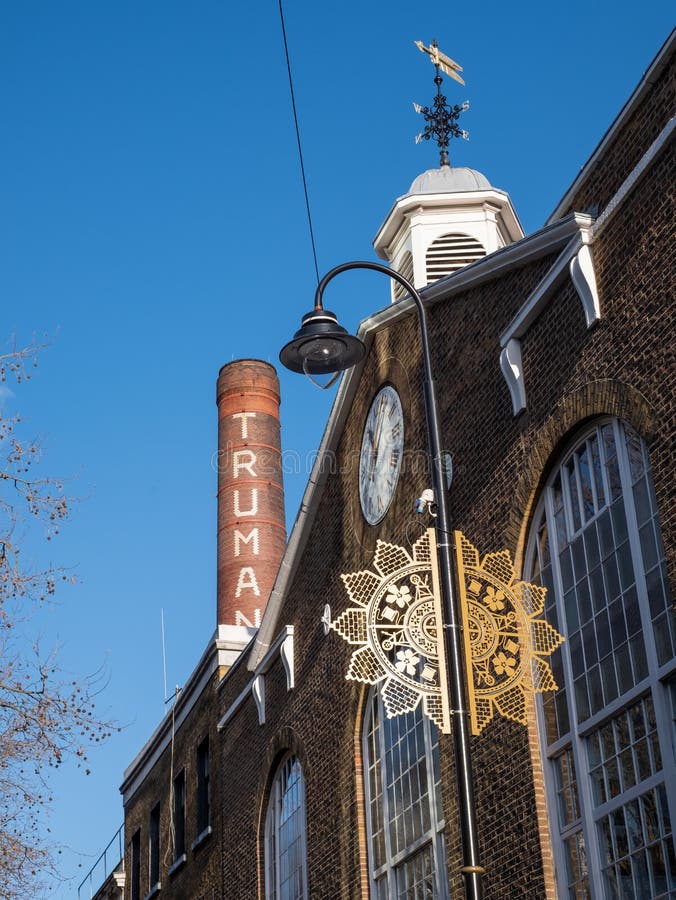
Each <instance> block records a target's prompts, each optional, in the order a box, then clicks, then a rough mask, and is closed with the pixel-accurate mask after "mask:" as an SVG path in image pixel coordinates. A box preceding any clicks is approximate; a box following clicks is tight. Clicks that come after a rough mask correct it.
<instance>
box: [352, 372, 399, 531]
mask: <svg viewBox="0 0 676 900" xmlns="http://www.w3.org/2000/svg"><path fill="white" fill-rule="evenodd" d="M403 450H404V414H403V410H402V408H401V400H400V399H399V394H397V392H396V391H395V389H394V388H393V387H392V386H391V385H389V384H388V385H386V386H385V387H383V388H381V389H380V390H379V391H378V393H377V394H376V396H375V399H374V401H373V403H372V404H371V409H370V410H369V414H368V417H367V419H366V425H365V427H364V437H363V438H362V442H361V455H360V457H359V500H360V502H361V508H362V512H363V513H364V518H365V519H366V521H367V522H368V523H369V525H376V524H377V523H378V522H380V521H381V519H383V518H384V516H385V513H386V512H387V510H388V508H389V505H390V503H391V502H392V497H393V496H394V491H395V489H396V487H397V480H398V478H399V470H400V469H401V459H402V456H403Z"/></svg>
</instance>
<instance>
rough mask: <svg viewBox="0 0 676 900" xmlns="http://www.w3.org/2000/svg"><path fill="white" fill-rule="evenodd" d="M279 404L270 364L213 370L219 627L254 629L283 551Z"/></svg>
mask: <svg viewBox="0 0 676 900" xmlns="http://www.w3.org/2000/svg"><path fill="white" fill-rule="evenodd" d="M279 400H280V395H279V379H278V378H277V373H276V372H275V369H274V368H273V366H271V365H270V364H269V363H266V362H262V361H261V360H258V359H239V360H235V361H234V362H231V363H228V364H227V365H225V366H223V368H222V369H221V371H220V373H219V376H218V383H217V387H216V404H217V406H218V457H217V458H218V577H217V624H218V625H219V626H240V627H241V626H244V627H247V628H257V627H258V626H259V625H260V621H261V617H262V615H263V612H264V611H265V605H266V603H267V601H268V597H269V595H270V591H271V590H272V586H273V584H274V580H275V577H276V575H277V569H278V568H279V564H280V562H281V559H282V555H283V553H284V548H285V545H286V527H285V524H284V487H283V484H282V454H281V442H280V426H279ZM220 630H221V629H220V628H219V631H220Z"/></svg>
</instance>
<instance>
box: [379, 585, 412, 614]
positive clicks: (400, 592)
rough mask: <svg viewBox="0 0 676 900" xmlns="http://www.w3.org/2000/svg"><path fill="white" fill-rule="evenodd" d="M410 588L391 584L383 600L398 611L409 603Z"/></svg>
mask: <svg viewBox="0 0 676 900" xmlns="http://www.w3.org/2000/svg"><path fill="white" fill-rule="evenodd" d="M412 599H413V598H412V597H411V588H410V587H409V586H408V585H407V584H402V585H400V586H399V585H396V584H391V585H390V586H389V587H388V589H387V596H386V597H385V600H386V602H387V603H392V604H396V605H397V606H398V607H399V608H400V609H403V608H404V607H405V606H408V604H409V603H410V602H411V600H412Z"/></svg>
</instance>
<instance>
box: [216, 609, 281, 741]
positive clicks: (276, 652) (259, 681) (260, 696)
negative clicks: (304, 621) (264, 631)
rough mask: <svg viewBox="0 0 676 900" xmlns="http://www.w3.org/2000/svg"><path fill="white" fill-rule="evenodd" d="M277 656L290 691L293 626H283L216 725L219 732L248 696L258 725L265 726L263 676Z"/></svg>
mask: <svg viewBox="0 0 676 900" xmlns="http://www.w3.org/2000/svg"><path fill="white" fill-rule="evenodd" d="M277 656H279V657H280V659H281V660H282V664H283V666H284V671H285V673H286V689H287V691H290V690H292V689H293V688H294V687H295V674H294V651H293V625H285V626H284V630H283V631H282V632H281V634H279V635H278V636H277V638H276V639H275V641H274V642H273V643H272V644H271V645H270V647H269V649H268V652H267V653H266V654H265V656H264V657H263V659H262V660H261V661H260V662H259V664H258V665H257V666H256V670H255V672H254V674H253V678H252V680H251V681H250V682H249V684H247V685H246V687H245V688H243V689H242V691H240V693H239V696H238V697H237V699H236V700H235V701H234V702H233V703H232V704H231V705H230V708H229V709H228V710H227V712H226V713H225V715H224V716H222V718H221V719H220V721H219V723H218V725H217V728H218V730H219V731H222V730H223V729H224V728H225V726H226V725H227V723H228V722H229V721H230V719H231V718H232V717H233V716H234V715H235V713H236V712H237V711H238V710H239V708H240V707H241V706H242V705H243V703H244V702H245V700H247V698H248V697H249V696H252V697H253V698H254V700H255V701H256V709H257V710H258V722H259V724H260V725H265V676H266V675H267V673H268V671H269V670H270V667H271V666H272V664H273V663H274V661H275V660H276V658H277ZM221 683H223V682H221Z"/></svg>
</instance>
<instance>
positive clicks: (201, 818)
mask: <svg viewBox="0 0 676 900" xmlns="http://www.w3.org/2000/svg"><path fill="white" fill-rule="evenodd" d="M210 804H211V798H210V796H209V738H208V737H205V738H204V740H203V741H202V743H201V744H200V745H199V747H198V748H197V835H198V837H199V835H201V834H202V832H204V831H206V830H207V828H208V827H209V825H210V822H211V810H210Z"/></svg>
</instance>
